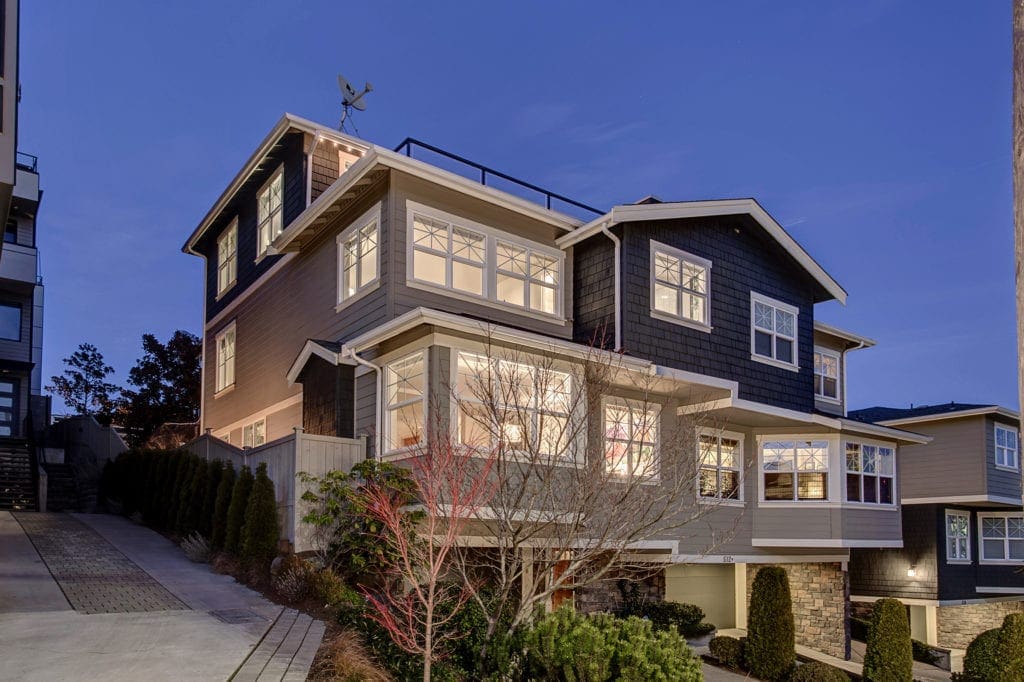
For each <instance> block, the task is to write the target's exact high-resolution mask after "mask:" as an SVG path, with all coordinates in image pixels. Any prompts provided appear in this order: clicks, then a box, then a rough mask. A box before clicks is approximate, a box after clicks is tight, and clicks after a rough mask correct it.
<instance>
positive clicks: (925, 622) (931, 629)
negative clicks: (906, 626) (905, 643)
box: [909, 604, 939, 646]
mask: <svg viewBox="0 0 1024 682" xmlns="http://www.w3.org/2000/svg"><path fill="white" fill-rule="evenodd" d="M909 610H910V636H911V637H913V638H914V639H916V640H919V641H922V642H924V643H925V644H928V645H929V646H938V645H939V609H938V607H937V606H935V605H934V604H911V605H910V608H909Z"/></svg>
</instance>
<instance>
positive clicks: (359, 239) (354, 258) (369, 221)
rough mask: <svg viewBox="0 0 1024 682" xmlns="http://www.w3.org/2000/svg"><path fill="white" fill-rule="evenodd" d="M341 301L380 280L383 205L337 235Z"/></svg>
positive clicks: (339, 301)
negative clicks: (379, 265) (381, 213)
mask: <svg viewBox="0 0 1024 682" xmlns="http://www.w3.org/2000/svg"><path fill="white" fill-rule="evenodd" d="M337 241H338V303H339V304H340V303H344V302H345V301H347V300H349V299H351V298H353V297H354V296H356V294H358V293H360V292H362V291H366V290H367V289H368V288H369V287H370V285H371V284H373V283H374V282H376V281H377V271H378V262H379V254H380V249H379V244H380V207H379V206H377V207H375V208H374V209H372V210H371V212H370V213H368V214H367V215H365V216H363V217H362V218H361V219H359V220H357V221H356V222H355V223H354V224H353V225H352V227H350V228H349V229H347V230H345V231H344V232H342V233H341V234H340V235H338V240H337Z"/></svg>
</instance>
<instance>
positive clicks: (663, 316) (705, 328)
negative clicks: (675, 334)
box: [651, 308, 714, 334]
mask: <svg viewBox="0 0 1024 682" xmlns="http://www.w3.org/2000/svg"><path fill="white" fill-rule="evenodd" d="M651 317H653V318H654V319H656V320H661V321H662V322H669V323H671V324H677V325H679V326H680V327H689V328H690V329H696V330H697V331H700V332H704V333H706V334H710V333H711V331H712V330H713V329H714V327H712V326H711V325H710V324H704V323H703V322H695V321H694V320H688V319H686V318H684V317H675V316H674V315H669V314H668V313H664V312H661V311H660V310H655V309H654V308H651Z"/></svg>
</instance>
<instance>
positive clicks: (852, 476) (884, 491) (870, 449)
mask: <svg viewBox="0 0 1024 682" xmlns="http://www.w3.org/2000/svg"><path fill="white" fill-rule="evenodd" d="M895 476H896V462H895V451H894V450H893V448H891V447H887V446H883V445H868V444H866V443H864V444H862V443H847V444H846V501H847V502H867V503H869V504H892V503H893V501H894V497H895Z"/></svg>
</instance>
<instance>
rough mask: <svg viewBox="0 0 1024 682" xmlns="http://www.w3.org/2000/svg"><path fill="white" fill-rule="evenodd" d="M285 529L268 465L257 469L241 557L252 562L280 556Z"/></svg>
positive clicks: (245, 524)
mask: <svg viewBox="0 0 1024 682" xmlns="http://www.w3.org/2000/svg"><path fill="white" fill-rule="evenodd" d="M280 537H281V528H280V524H279V523H278V520H277V499H276V498H275V496H274V482H273V481H271V480H270V477H269V476H267V465H266V464H265V463H263V464H260V465H259V466H258V467H257V468H256V479H255V480H254V481H253V485H252V492H251V493H250V494H249V502H248V504H247V505H246V508H245V523H244V524H243V526H242V539H241V550H242V551H241V556H242V558H243V559H244V560H246V561H250V562H269V561H270V560H271V559H273V558H274V557H275V556H277V543H278V539H279V538H280Z"/></svg>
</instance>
